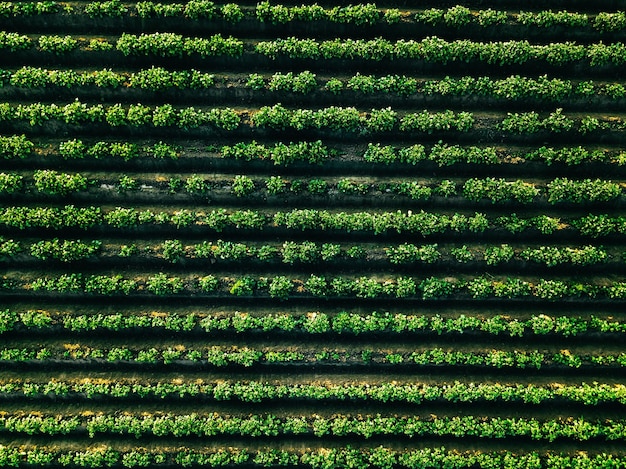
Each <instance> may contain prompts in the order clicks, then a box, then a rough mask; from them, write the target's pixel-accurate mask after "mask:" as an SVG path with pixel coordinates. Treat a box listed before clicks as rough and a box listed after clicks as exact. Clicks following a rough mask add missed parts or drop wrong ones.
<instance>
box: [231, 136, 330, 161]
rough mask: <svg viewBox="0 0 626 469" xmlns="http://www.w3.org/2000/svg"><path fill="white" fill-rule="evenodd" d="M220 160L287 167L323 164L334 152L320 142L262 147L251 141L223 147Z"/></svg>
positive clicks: (277, 144)
mask: <svg viewBox="0 0 626 469" xmlns="http://www.w3.org/2000/svg"><path fill="white" fill-rule="evenodd" d="M220 154H221V156H222V158H234V159H237V160H245V161H255V160H269V161H272V162H273V163H274V165H276V166H288V165H290V164H293V163H298V162H305V163H309V164H323V163H324V161H326V160H328V159H329V158H331V157H332V156H334V154H335V152H334V151H333V150H330V149H329V148H328V147H326V146H325V145H324V144H323V143H322V142H321V141H320V140H317V141H314V142H295V143H294V142H290V143H288V144H284V143H282V142H279V143H276V144H274V145H272V146H267V145H263V144H260V143H257V142H256V141H255V140H252V141H251V142H249V143H246V142H240V143H236V144H235V145H224V146H222V147H221V148H220Z"/></svg>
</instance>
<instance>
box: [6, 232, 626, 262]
mask: <svg viewBox="0 0 626 469" xmlns="http://www.w3.org/2000/svg"><path fill="white" fill-rule="evenodd" d="M132 246H133V247H132V248H129V247H128V245H122V247H120V248H119V252H118V253H117V255H118V256H119V257H130V256H131V255H134V254H137V255H139V254H141V255H142V256H150V257H153V258H155V259H158V258H162V259H165V260H167V261H169V262H171V263H174V264H175V263H178V262H181V261H182V260H183V259H211V260H212V261H217V262H219V261H246V262H249V261H260V262H268V263H270V262H282V263H284V264H291V265H293V264H313V263H322V262H336V261H339V260H340V261H341V262H346V261H349V260H351V259H352V260H367V261H370V262H371V261H380V260H383V259H384V260H385V261H387V262H390V263H391V264H396V265H403V264H415V263H423V264H434V263H437V262H458V263H468V262H480V261H482V262H485V263H486V264H487V265H499V264H503V263H507V262H510V261H514V262H515V261H517V262H520V261H522V262H533V263H537V264H541V265H545V266H546V267H554V266H557V265H574V266H589V265H598V264H603V263H605V262H607V261H609V260H611V259H612V258H613V256H612V255H610V254H609V253H608V252H607V251H606V250H605V249H604V248H603V247H601V246H592V245H587V246H580V247H571V246H564V247H558V246H539V247H536V248H531V247H528V248H523V249H515V248H514V247H512V246H509V245H508V244H501V245H492V246H487V247H485V248H484V249H483V248H481V249H470V248H468V247H467V246H466V245H463V246H459V247H454V248H450V249H440V248H439V247H438V245H437V244H425V245H415V244H409V243H403V244H398V245H388V246H385V247H384V248H374V249H372V248H368V249H367V250H365V249H364V248H363V247H361V246H359V245H353V246H350V247H347V246H341V245H340V244H334V243H322V244H316V243H315V242H312V241H303V242H299V243H298V242H293V241H285V242H284V243H283V244H282V245H273V244H265V245H260V246H259V245H255V244H244V243H235V242H231V241H223V240H221V239H218V240H217V241H216V242H211V241H203V242H202V243H198V244H194V245H183V243H182V242H181V241H180V240H177V239H171V240H166V241H165V242H164V243H163V244H161V245H153V246H149V247H145V248H143V250H142V251H143V252H140V250H139V248H138V247H137V246H136V245H134V244H133V245H132ZM101 247H102V242H101V241H99V240H91V241H81V240H80V239H77V240H72V239H63V240H61V239H59V238H53V239H50V240H41V241H35V242H32V243H30V244H28V245H24V244H22V243H20V242H18V241H14V240H13V239H6V238H4V237H3V236H0V260H4V261H6V260H9V259H11V258H12V257H15V256H17V255H18V254H20V253H22V252H28V253H29V254H30V255H31V256H33V257H35V258H36V259H40V260H51V259H54V260H59V261H61V262H74V261H78V260H82V259H87V258H90V257H91V258H95V257H96V256H98V255H99V254H100V252H101V251H100V250H101ZM129 249H131V250H132V251H131V252H130V253H128V250H129ZM621 259H622V261H626V253H623V255H622V258H621Z"/></svg>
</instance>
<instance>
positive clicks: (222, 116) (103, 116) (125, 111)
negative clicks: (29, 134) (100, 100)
mask: <svg viewBox="0 0 626 469" xmlns="http://www.w3.org/2000/svg"><path fill="white" fill-rule="evenodd" d="M51 119H54V120H59V121H61V122H64V123H66V124H86V123H106V124H107V125H109V126H111V127H117V126H122V125H129V126H134V127H140V126H144V125H148V124H150V125H152V126H154V127H178V128H180V129H191V128H197V127H200V126H206V125H209V126H212V127H216V128H218V129H224V130H234V129H236V128H237V127H239V125H240V123H241V116H240V113H238V112H235V111H234V110H232V109H230V108H221V109H220V108H216V109H210V110H207V111H203V110H199V109H195V108H193V107H186V108H181V109H176V108H174V107H173V106H172V105H170V104H164V105H162V106H156V107H150V106H144V105H143V104H131V105H130V106H128V107H127V108H126V107H124V106H122V105H121V104H119V103H118V104H114V105H111V106H107V107H104V106H102V105H101V104H96V105H87V104H84V103H81V102H80V101H78V100H75V101H74V102H72V103H69V104H66V105H63V106H60V105H57V104H42V103H33V104H17V105H14V104H11V103H6V102H5V103H0V121H4V122H8V121H26V122H28V124H29V125H31V126H35V125H43V123H44V122H46V121H48V120H51Z"/></svg>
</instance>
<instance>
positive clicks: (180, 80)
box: [0, 66, 626, 102]
mask: <svg viewBox="0 0 626 469" xmlns="http://www.w3.org/2000/svg"><path fill="white" fill-rule="evenodd" d="M0 83H1V84H2V86H8V85H11V86H15V87H18V88H27V89H32V88H43V87H46V86H62V87H67V88H70V87H76V86H90V85H93V86H97V87H99V88H113V89H118V88H120V87H124V88H137V89H143V90H150V91H163V90H167V89H208V88H213V87H215V86H216V84H217V83H220V84H221V85H224V86H227V87H228V86H229V85H234V84H235V83H236V82H235V81H233V80H231V79H230V78H229V77H227V76H217V75H215V74H210V73H205V72H199V71H198V70H194V69H191V70H167V69H165V68H162V67H154V66H152V67H151V68H148V69H142V70H139V71H137V72H114V71H112V70H111V69H102V70H95V71H80V70H78V71H74V70H59V69H44V68H38V67H31V66H25V67H21V68H19V69H17V70H14V71H11V70H0ZM246 87H248V88H251V89H252V90H257V91H258V90H262V89H265V90H269V91H288V92H294V93H302V94H308V93H311V92H314V91H320V90H326V91H329V92H331V93H333V94H339V93H341V92H343V91H358V92H361V93H365V94H374V93H393V94H398V95H400V96H412V95H416V94H425V95H440V96H468V95H472V96H476V95H479V96H484V97H488V98H493V99H501V100H528V99H537V100H541V101H548V102H560V101H562V100H564V99H568V98H573V99H580V98H588V99H593V98H596V97H599V96H604V97H608V98H610V99H620V98H623V97H624V96H626V87H624V85H623V84H621V83H618V82H608V83H595V82H594V81H593V80H588V81H571V80H566V79H561V78H548V76H547V75H541V76H539V77H537V78H530V77H521V76H519V75H511V76H509V77H507V78H504V79H494V78H491V77H488V76H483V77H477V78H476V77H472V76H464V77H460V78H451V77H445V78H442V79H438V80H425V79H420V78H413V77H407V76H404V75H402V76H399V75H384V76H374V75H361V74H360V73H357V74H356V75H354V76H352V77H350V78H347V79H346V78H330V79H328V80H323V81H319V80H318V79H317V78H316V75H315V74H314V73H312V72H310V71H304V72H300V73H298V74H294V73H293V72H287V73H280V72H277V73H274V74H273V75H271V76H270V77H269V78H266V76H264V75H261V74H258V73H252V74H250V75H249V77H248V81H247V83H246Z"/></svg>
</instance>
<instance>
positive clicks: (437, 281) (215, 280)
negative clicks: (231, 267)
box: [1, 272, 626, 301]
mask: <svg viewBox="0 0 626 469" xmlns="http://www.w3.org/2000/svg"><path fill="white" fill-rule="evenodd" d="M1 286H2V288H3V289H4V290H5V291H14V292H26V291H28V292H48V293H51V292H56V293H64V294H67V293H72V294H95V295H120V294H124V295H129V294H131V293H133V294H134V293H150V294H153V295H157V296H163V295H176V294H181V293H188V294H189V293H196V294H202V293H204V294H220V295H222V294H230V295H233V296H253V295H261V296H265V295H269V296H270V297H271V298H276V299H280V300H287V299H289V298H291V297H297V296H299V295H312V296H315V297H321V298H336V297H340V298H345V297H348V298H355V297H356V298H365V299H373V298H421V299H424V300H435V299H442V298H448V297H450V296H452V295H455V296H460V297H465V298H473V299H487V298H508V299H513V298H535V299H541V300H548V301H558V300H562V299H575V298H611V299H624V298H626V282H620V281H612V282H607V283H605V284H603V285H599V284H591V283H584V282H576V281H562V280H549V279H543V278H539V279H536V280H534V281H532V282H530V281H527V280H522V279H520V278H515V277H507V278H505V279H496V278H494V277H485V276H480V277H474V278H472V279H471V280H462V279H449V278H438V277H428V278H416V277H391V276H389V277H387V278H385V279H382V280H379V279H376V278H373V277H366V276H362V277H358V278H348V277H329V278H326V277H324V276H318V275H314V274H312V275H310V276H309V277H308V278H306V279H300V278H292V277H286V276H283V275H279V276H275V277H258V278H257V277H252V276H248V275H244V276H242V277H239V278H237V277H223V278H219V277H216V276H214V275H205V276H186V277H179V276H168V275H166V274H165V273H163V272H160V273H158V274H153V275H147V276H144V277H134V278H124V277H123V276H122V275H83V274H82V273H66V274H61V275H59V276H51V277H50V276H42V277H38V278H36V279H32V280H31V281H28V280H27V279H24V278H23V277H20V276H14V275H6V276H4V277H3V279H2V284H1Z"/></svg>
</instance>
